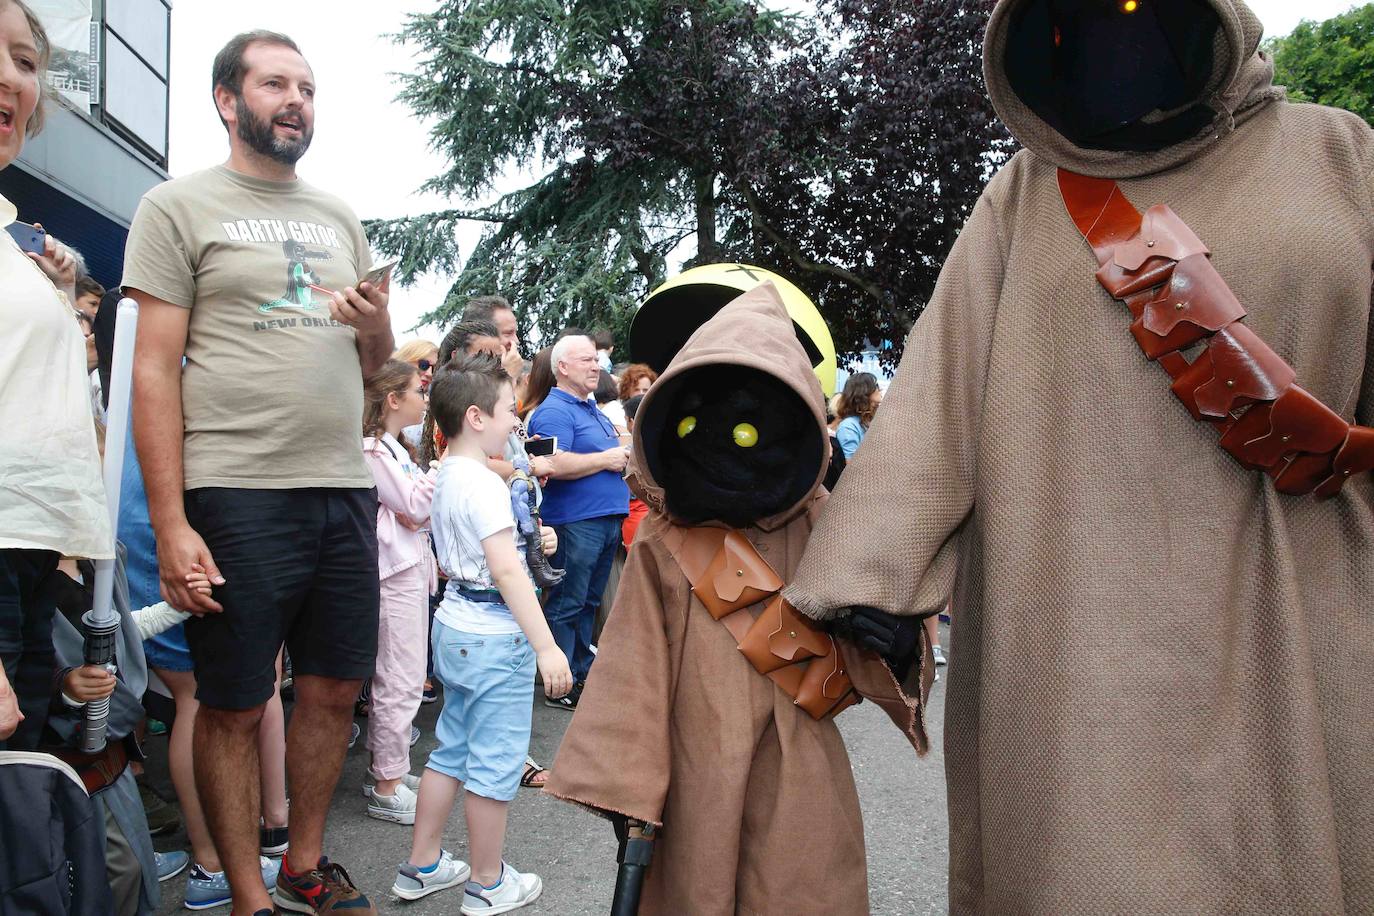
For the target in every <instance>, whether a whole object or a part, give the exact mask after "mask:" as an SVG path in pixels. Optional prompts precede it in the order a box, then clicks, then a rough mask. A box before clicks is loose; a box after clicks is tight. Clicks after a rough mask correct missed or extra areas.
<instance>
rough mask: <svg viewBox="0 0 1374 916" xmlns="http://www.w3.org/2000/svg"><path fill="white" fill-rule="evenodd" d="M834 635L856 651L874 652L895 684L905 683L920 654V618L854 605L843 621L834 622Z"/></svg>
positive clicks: (840, 619) (841, 619) (842, 618)
mask: <svg viewBox="0 0 1374 916" xmlns="http://www.w3.org/2000/svg"><path fill="white" fill-rule="evenodd" d="M832 628H833V629H834V630H835V632H836V633H838V634H839V635H841V636H844V637H845V638H847V639H849V640H850V641H851V642H853V643H854V644H855V645H856V646H858V647H859V648H860V649H868V650H869V651H872V652H877V653H878V654H879V655H881V656H882V657H883V661H885V662H886V663H887V667H888V668H890V669H891V670H892V673H893V675H894V676H896V678H897V680H899V681H903V680H906V676H907V674H908V673H909V672H910V671H911V665H912V663H913V662H915V661H916V658H917V654H918V653H919V652H920V650H921V618H919V617H898V616H897V615H896V614H889V613H888V612H887V611H880V610H878V609H877V608H874V607H865V606H864V605H861V604H859V605H855V606H854V607H853V608H851V609H850V614H849V616H847V617H841V618H839V619H837V620H835V621H834V624H833V627H832Z"/></svg>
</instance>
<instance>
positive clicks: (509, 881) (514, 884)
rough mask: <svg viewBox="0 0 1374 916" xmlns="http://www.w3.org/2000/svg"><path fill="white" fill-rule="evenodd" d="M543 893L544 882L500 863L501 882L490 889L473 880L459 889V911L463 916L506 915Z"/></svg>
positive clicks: (537, 877)
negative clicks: (460, 901) (460, 890)
mask: <svg viewBox="0 0 1374 916" xmlns="http://www.w3.org/2000/svg"><path fill="white" fill-rule="evenodd" d="M543 890H544V882H543V881H540V880H539V876H538V875H522V874H520V872H518V871H516V870H515V869H513V868H511V867H510V866H509V865H507V864H506V863H505V862H504V861H503V862H502V863H501V882H500V883H499V884H497V885H496V886H495V887H493V888H490V889H488V888H485V887H483V886H482V885H480V884H478V883H477V882H476V881H469V882H468V883H467V884H466V885H464V886H463V905H462V906H461V907H459V910H458V911H459V912H460V913H462V914H463V916H494V914H496V913H509V912H510V911H511V910H518V909H520V907H522V906H525V905H526V904H529V903H534V901H536V900H538V899H539V894H540V893H541V892H542V891H543Z"/></svg>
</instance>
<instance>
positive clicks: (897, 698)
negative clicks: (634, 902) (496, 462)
mask: <svg viewBox="0 0 1374 916" xmlns="http://www.w3.org/2000/svg"><path fill="white" fill-rule="evenodd" d="M828 443H829V439H828V436H827V432H826V427H825V413H824V399H823V397H822V395H821V389H820V385H819V384H818V383H817V381H816V377H815V375H814V374H813V373H812V369H811V364H810V361H809V360H808V358H807V356H806V353H805V351H804V350H803V349H802V347H801V345H800V344H799V343H798V341H797V338H796V336H795V333H794V331H793V326H792V321H791V319H790V318H789V317H788V315H787V312H786V310H785V309H784V308H783V306H782V302H781V299H780V298H779V297H778V294H777V291H776V290H775V288H774V287H773V286H772V284H770V283H765V284H763V285H761V286H759V287H757V288H755V289H754V290H753V291H751V292H749V293H746V294H744V295H743V296H740V297H739V298H738V299H736V300H735V301H733V302H731V303H730V304H729V305H727V306H725V308H723V309H722V310H721V311H720V312H718V313H717V314H716V315H715V317H714V318H712V319H710V320H709V321H707V322H706V323H705V324H704V325H702V326H701V328H700V329H699V330H698V331H697V332H696V333H695V334H694V335H693V336H692V337H691V338H690V339H689V340H688V341H687V343H686V344H685V345H684V347H683V348H682V350H681V351H680V352H679V353H678V355H677V356H676V357H675V358H674V359H673V361H672V363H671V364H670V365H669V367H668V369H667V371H666V372H664V373H663V375H662V376H661V377H660V378H659V379H658V381H657V382H656V383H655V384H654V386H653V387H652V388H651V389H650V390H649V392H648V394H646V395H645V396H644V400H643V401H642V403H641V404H640V407H639V412H638V413H637V414H636V417H635V426H634V458H633V472H632V476H631V485H632V487H634V488H635V489H636V492H637V493H638V494H639V495H640V498H641V499H643V500H644V501H645V502H646V503H648V505H649V506H650V510H651V511H650V514H649V515H648V516H647V517H646V518H645V520H644V521H643V522H642V523H641V525H640V528H639V533H638V535H637V536H636V538H635V542H634V544H633V546H632V547H631V549H630V554H629V559H628V561H627V563H626V566H625V571H624V573H623V574H622V576H621V579H620V589H619V592H618V593H617V595H616V601H615V606H614V608H613V609H612V611H611V615H610V618H609V620H608V621H607V624H606V628H605V631H604V632H603V633H602V635H601V638H600V640H599V641H598V652H597V660H596V664H595V665H594V666H593V667H592V673H591V677H590V678H589V679H588V681H587V686H586V689H585V691H584V693H583V694H582V697H581V699H580V701H579V703H578V709H577V714H576V716H574V717H573V721H572V725H571V726H570V727H569V729H568V731H567V733H566V734H565V735H564V737H563V743H562V747H561V748H560V750H559V752H558V757H557V759H556V760H555V762H554V765H553V777H552V779H551V780H550V781H549V784H548V787H547V789H546V791H548V792H549V793H550V794H552V795H555V796H557V797H559V798H563V799H566V800H568V801H573V802H577V803H579V804H582V805H584V806H586V807H588V808H591V809H593V810H594V811H597V812H601V813H604V814H608V815H626V816H628V817H630V818H634V819H637V820H640V821H643V822H646V823H649V824H653V825H655V826H661V828H662V829H661V831H659V834H658V839H657V841H656V847H657V848H656V850H655V852H654V857H653V863H652V865H651V866H650V868H649V871H648V875H647V878H646V880H645V887H644V894H643V898H642V901H641V906H640V910H639V912H640V913H642V914H656V913H692V914H693V916H726V914H734V913H766V914H773V913H777V914H789V916H791V914H813V913H814V914H822V913H825V914H835V913H857V912H867V900H868V894H867V887H868V885H867V873H866V868H865V858H864V837H863V824H862V821H861V817H860V811H859V800H858V797H857V795H856V792H855V788H854V780H853V776H852V773H851V771H850V765H849V758H848V756H847V754H846V753H845V749H844V744H843V742H842V741H841V739H840V734H839V731H838V730H837V729H836V727H835V724H834V722H833V721H831V719H832V717H833V712H834V711H837V710H838V709H841V708H843V707H844V706H846V705H848V704H849V703H851V702H853V701H854V700H855V699H856V697H855V696H854V695H853V694H852V693H851V688H857V691H858V692H859V693H861V694H863V695H864V696H866V697H868V698H870V699H873V700H875V701H876V702H878V704H879V705H880V706H882V707H883V709H884V711H886V712H887V713H888V714H889V715H890V716H891V717H892V718H893V721H894V722H896V723H897V724H898V726H899V727H900V728H902V729H903V731H904V732H905V733H906V735H907V737H908V738H909V739H910V740H911V742H912V743H913V745H915V746H916V748H917V750H918V751H919V752H924V750H925V749H926V738H925V733H924V731H923V726H922V723H921V720H920V716H919V711H918V708H917V704H916V701H915V700H914V699H911V698H910V697H908V696H907V695H906V694H905V693H903V692H902V690H901V689H900V688H899V687H898V684H897V682H896V680H895V679H894V678H893V676H892V674H891V673H890V672H889V670H888V668H887V667H886V666H885V665H884V664H883V662H882V661H881V660H880V659H879V658H878V656H877V655H875V654H872V653H861V652H859V651H858V650H857V649H855V647H854V646H853V645H852V644H847V643H845V642H844V641H843V640H839V639H835V638H833V637H831V636H830V635H829V634H828V633H826V632H825V631H824V630H823V629H821V628H820V627H818V626H816V625H814V624H812V623H811V622H810V621H807V620H805V619H804V618H801V617H799V616H796V615H795V614H794V612H792V611H791V609H790V608H788V607H786V606H785V605H784V603H783V602H782V601H781V599H780V598H778V596H777V593H778V590H779V589H780V588H781V586H782V585H783V584H784V583H785V582H786V581H787V580H788V578H789V577H790V576H791V574H792V571H793V569H794V568H795V566H796V564H797V561H798V560H799V559H801V554H802V550H803V548H804V547H805V545H806V540H807V536H808V535H809V533H810V530H811V524H812V519H813V518H814V516H815V514H816V512H817V510H818V509H819V507H820V505H821V503H822V501H823V499H824V496H825V494H824V491H823V490H822V489H821V488H820V481H821V478H822V476H823V475H824V472H825V468H826V457H827V454H826V453H827V449H828ZM718 618H719V619H718ZM741 647H743V648H741ZM746 650H747V651H746ZM751 659H752V660H753V661H751ZM756 665H758V666H761V667H763V668H771V669H774V670H772V671H771V675H768V676H766V675H765V674H762V673H760V670H759V667H756ZM922 670H924V671H927V672H929V671H932V670H933V668H931V667H930V666H929V665H921V664H920V663H919V662H918V663H917V664H916V665H913V666H912V667H911V668H910V669H908V672H906V673H909V675H910V677H909V678H908V679H909V681H914V680H917V679H919V676H920V672H921V671H922ZM917 692H918V690H917V689H916V688H915V687H912V688H911V693H912V694H915V693H917ZM794 697H795V698H796V699H795V700H794ZM827 713H830V715H828V714H827Z"/></svg>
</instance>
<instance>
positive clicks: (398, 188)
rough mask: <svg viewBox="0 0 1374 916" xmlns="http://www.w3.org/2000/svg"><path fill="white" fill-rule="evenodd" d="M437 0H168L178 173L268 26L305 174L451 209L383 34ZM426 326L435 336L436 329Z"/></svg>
mask: <svg viewBox="0 0 1374 916" xmlns="http://www.w3.org/2000/svg"><path fill="white" fill-rule="evenodd" d="M1249 3H1250V7H1251V8H1252V9H1253V10H1255V12H1256V13H1257V14H1258V15H1259V17H1260V19H1261V20H1262V21H1263V22H1264V26H1265V29H1264V30H1265V34H1266V35H1283V34H1287V33H1288V32H1289V31H1291V30H1292V28H1293V26H1295V25H1296V24H1297V23H1298V21H1299V20H1301V19H1304V18H1306V19H1325V18H1327V17H1329V16H1333V15H1335V14H1337V13H1340V12H1343V11H1344V10H1346V9H1349V8H1350V7H1351V6H1352V3H1351V2H1350V0H1249ZM434 5H435V4H434V3H432V2H429V3H427V2H424V0H384V2H367V0H342V2H335V3H327V4H317V3H302V2H289V0H237V2H234V3H221V2H211V0H178V2H177V3H175V4H174V5H173V7H172V74H171V95H172V98H171V128H170V129H171V145H170V150H169V157H170V165H169V168H170V171H171V173H172V174H173V175H174V176H176V175H185V174H187V173H188V172H193V171H196V170H197V169H202V168H206V167H207V166H210V165H213V164H215V163H216V162H222V161H224V159H225V158H226V157H227V155H228V147H227V145H226V140H225V136H224V129H223V128H222V127H221V126H220V123H219V120H218V118H217V117H216V116H215V110H214V106H213V104H212V102H211V100H210V63H211V61H212V60H213V58H214V56H215V52H216V51H218V50H219V49H220V47H222V46H223V45H224V43H225V42H226V41H228V39H229V38H231V37H232V36H233V35H235V34H237V33H238V32H241V31H245V30H248V29H257V28H266V29H274V30H276V31H279V32H285V33H286V34H288V35H290V36H291V37H292V38H293V39H295V41H296V43H297V44H299V45H300V46H301V50H302V51H304V53H305V56H306V58H307V59H308V60H309V61H310V65H311V67H312V68H313V69H314V71H315V78H316V82H317V84H318V92H317V96H316V101H315V107H316V122H315V140H314V143H313V145H312V147H311V149H310V152H309V153H307V154H306V156H305V158H304V159H302V160H301V162H300V165H299V173H300V175H301V177H302V178H305V179H306V180H307V181H310V182H311V183H312V184H315V185H317V186H319V187H321V188H323V189H325V190H327V191H331V192H333V193H335V194H338V195H340V196H342V197H343V198H344V199H345V200H347V201H348V202H349V203H350V204H352V206H353V208H354V209H355V210H356V211H357V212H358V215H359V216H360V217H362V218H369V217H392V216H402V215H406V214H412V213H421V212H424V211H426V210H430V209H437V208H439V207H443V206H446V205H448V204H447V202H446V201H444V200H443V199H438V198H435V197H433V196H428V197H427V196H422V195H419V194H417V193H416V189H417V188H419V186H420V185H421V184H422V183H423V182H424V180H425V179H426V178H428V177H430V176H431V175H434V174H436V173H437V172H439V171H440V170H441V168H442V162H441V161H440V160H439V159H438V157H436V156H435V155H434V154H433V153H432V152H430V150H429V149H428V148H427V147H428V134H427V131H426V127H425V125H423V124H420V123H419V122H417V121H416V120H415V119H414V118H413V117H412V116H411V114H410V112H409V109H407V108H406V107H405V106H403V105H401V104H400V103H397V102H394V101H393V97H394V96H395V94H396V89H397V87H396V84H395V82H394V80H393V79H392V77H391V76H390V74H392V73H395V72H398V71H409V70H411V69H413V66H414V62H413V60H412V59H411V57H410V55H408V54H407V53H406V51H405V50H404V49H402V48H400V47H397V46H396V45H395V44H394V43H393V42H391V41H390V39H389V38H388V37H387V36H388V35H389V34H391V33H394V32H396V31H398V30H399V29H400V28H401V25H402V22H403V19H404V15H405V12H406V11H408V10H426V9H432V8H433V7H434ZM778 5H786V6H788V7H791V8H796V6H797V4H796V3H795V2H788V3H786V4H783V3H779V4H778ZM456 203H457V202H455V205H456ZM465 235H466V237H465V238H464V237H460V246H461V249H462V254H463V255H466V254H467V252H468V251H470V250H471V247H472V243H473V242H474V241H475V240H476V236H477V229H476V227H473V229H472V230H471V231H470V232H469V233H465ZM670 266H675V265H670ZM447 288H448V280H447V279H446V278H439V277H430V278H426V279H424V280H422V281H421V282H420V283H418V284H416V285H415V286H414V287H411V288H410V289H400V288H393V290H392V293H391V311H392V314H393V324H394V326H395V331H396V338H397V341H398V342H399V341H403V340H407V339H409V338H411V337H413V336H415V334H413V333H411V332H410V328H411V327H413V326H414V325H415V324H416V322H417V321H418V320H419V318H420V316H421V315H423V314H424V313H425V312H427V311H429V310H430V309H432V308H434V307H435V306H436V305H437V304H438V303H439V302H440V301H442V299H443V295H444V292H445V291H446V290H447ZM423 333H425V336H429V337H431V338H432V339H435V340H437V338H438V335H437V333H436V332H435V331H434V329H432V328H430V329H425V330H424V332H423Z"/></svg>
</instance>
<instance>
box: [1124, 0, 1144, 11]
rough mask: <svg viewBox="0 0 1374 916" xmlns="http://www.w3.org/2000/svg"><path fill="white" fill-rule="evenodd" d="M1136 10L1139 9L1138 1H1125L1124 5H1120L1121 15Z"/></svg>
mask: <svg viewBox="0 0 1374 916" xmlns="http://www.w3.org/2000/svg"><path fill="white" fill-rule="evenodd" d="M1138 9H1140V3H1139V2H1138V0H1126V2H1125V3H1123V4H1121V12H1123V13H1134V12H1135V11H1136V10H1138Z"/></svg>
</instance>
